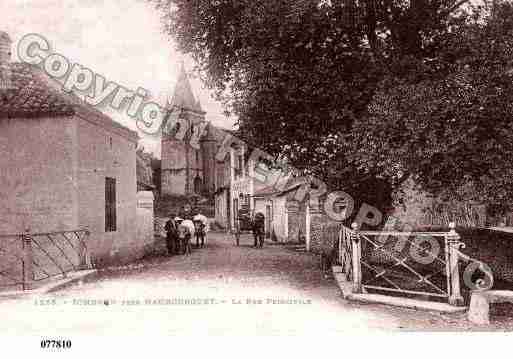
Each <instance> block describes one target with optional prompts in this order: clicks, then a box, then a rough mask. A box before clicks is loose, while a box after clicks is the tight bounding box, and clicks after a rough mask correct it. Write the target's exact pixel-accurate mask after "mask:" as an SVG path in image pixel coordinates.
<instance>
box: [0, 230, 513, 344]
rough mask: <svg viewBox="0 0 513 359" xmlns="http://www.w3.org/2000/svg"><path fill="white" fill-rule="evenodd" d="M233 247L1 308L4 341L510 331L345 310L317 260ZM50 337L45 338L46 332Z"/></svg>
mask: <svg viewBox="0 0 513 359" xmlns="http://www.w3.org/2000/svg"><path fill="white" fill-rule="evenodd" d="M251 243H252V238H250V237H249V236H243V237H242V240H241V246H240V247H236V246H234V244H233V238H232V237H230V236H227V235H225V234H219V233H211V234H210V239H209V242H208V247H207V248H204V249H198V250H193V254H192V255H191V256H189V257H185V256H177V257H171V258H169V257H155V258H151V259H147V260H144V261H141V262H140V263H137V264H133V265H130V266H125V267H117V268H111V269H109V270H104V271H102V272H101V275H100V277H99V278H98V279H96V280H94V281H92V282H90V283H85V284H82V285H77V286H74V287H71V288H68V289H66V290H64V291H61V292H59V293H56V294H54V295H47V296H41V297H34V298H30V299H26V300H18V301H6V302H2V304H1V306H0V315H1V317H2V322H1V323H2V324H1V326H0V329H1V333H3V334H42V333H44V334H45V335H49V334H50V333H55V334H58V333H60V334H62V333H63V332H66V333H69V334H71V333H77V334H88V333H90V334H102V333H106V334H108V333H115V334H123V333H130V334H134V333H142V332H144V333H148V332H157V333H159V334H166V333H167V334H190V335H193V334H198V333H201V334H213V335H216V334H226V333H239V334H241V333H242V334H306V333H310V332H311V333H319V332H326V331H328V332H332V333H333V332H361V331H364V332H367V331H383V330H385V331H389V330H394V331H396V330H403V331H404V330H407V331H410V330H430V331H432V330H434V331H440V330H451V331H453V330H513V315H511V313H509V312H508V310H503V311H502V313H500V314H501V315H500V316H499V317H498V320H495V322H494V325H492V326H488V327H476V326H474V325H471V324H470V323H469V322H467V321H466V320H465V318H464V315H461V314H460V315H442V314H439V313H430V312H422V311H415V310H408V309H402V308H392V307H387V306H383V305H362V304H358V303H352V302H347V301H345V300H344V299H342V298H341V296H340V291H339V289H338V287H337V285H336V283H335V282H334V280H332V279H329V278H328V279H326V278H324V276H323V275H322V273H321V272H320V270H319V262H318V258H317V257H316V256H314V255H312V254H308V253H304V252H297V251H294V250H293V249H292V248H290V247H284V246H278V245H272V246H271V245H267V246H266V247H264V248H263V249H254V248H252V247H251ZM49 331H50V332H49Z"/></svg>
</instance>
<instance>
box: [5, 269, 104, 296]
mask: <svg viewBox="0 0 513 359" xmlns="http://www.w3.org/2000/svg"><path fill="white" fill-rule="evenodd" d="M97 275H98V271H97V270H96V269H91V270H82V271H77V272H72V273H68V276H67V278H61V279H58V280H52V281H51V282H49V283H46V284H44V285H42V286H41V287H39V288H36V289H32V290H25V291H22V290H18V291H11V292H0V300H6V299H21V298H26V297H30V296H33V295H43V294H48V293H54V292H57V291H59V290H62V289H65V288H67V287H70V286H72V285H73V284H75V283H78V282H83V281H88V280H91V279H93V278H96V276H97Z"/></svg>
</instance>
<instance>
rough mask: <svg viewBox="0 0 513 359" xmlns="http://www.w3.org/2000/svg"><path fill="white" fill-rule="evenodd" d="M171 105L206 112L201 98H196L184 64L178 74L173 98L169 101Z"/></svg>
mask: <svg viewBox="0 0 513 359" xmlns="http://www.w3.org/2000/svg"><path fill="white" fill-rule="evenodd" d="M169 105H170V106H176V107H178V108H182V109H185V110H190V111H193V112H197V113H204V111H203V109H202V108H201V103H200V102H199V100H196V99H195V98H194V93H193V92H192V87H191V83H190V82H189V77H188V76H187V73H186V72H185V68H184V66H183V64H182V66H181V68H180V75H179V76H178V81H177V82H176V86H175V91H174V94H173V97H172V99H171V100H170V101H169Z"/></svg>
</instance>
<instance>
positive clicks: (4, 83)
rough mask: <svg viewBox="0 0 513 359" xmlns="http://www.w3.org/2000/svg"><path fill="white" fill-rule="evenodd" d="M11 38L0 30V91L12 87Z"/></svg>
mask: <svg viewBox="0 0 513 359" xmlns="http://www.w3.org/2000/svg"><path fill="white" fill-rule="evenodd" d="M11 46H12V40H11V38H10V37H9V35H8V34H7V33H6V32H3V31H0V92H5V91H7V90H10V89H12V88H13V86H12V82H11Z"/></svg>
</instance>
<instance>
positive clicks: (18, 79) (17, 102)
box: [0, 63, 137, 139]
mask: <svg viewBox="0 0 513 359" xmlns="http://www.w3.org/2000/svg"><path fill="white" fill-rule="evenodd" d="M10 69H11V83H12V89H10V90H8V91H6V92H4V93H1V92H0V119H1V118H27V117H48V116H52V117H58V116H72V115H75V114H77V115H80V116H83V117H85V118H92V119H96V120H98V121H101V122H102V123H104V124H106V125H108V126H110V127H112V128H115V129H119V130H122V131H123V132H124V133H126V134H128V135H129V136H130V137H131V138H134V139H137V133H136V132H135V131H132V130H130V129H128V128H127V127H125V126H123V125H121V124H120V123H118V122H116V121H114V120H112V119H111V118H110V117H109V116H107V115H105V114H104V113H102V112H101V111H99V110H97V109H96V108H94V107H93V106H91V105H89V104H87V103H86V102H84V101H83V100H81V99H80V98H79V97H77V96H76V95H74V94H72V93H67V92H64V90H62V85H60V84H59V83H58V82H56V81H54V80H53V79H51V78H50V77H49V76H47V75H46V74H45V73H44V72H43V71H42V70H40V69H39V68H37V67H35V66H32V65H29V64H25V63H11V64H10Z"/></svg>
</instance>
